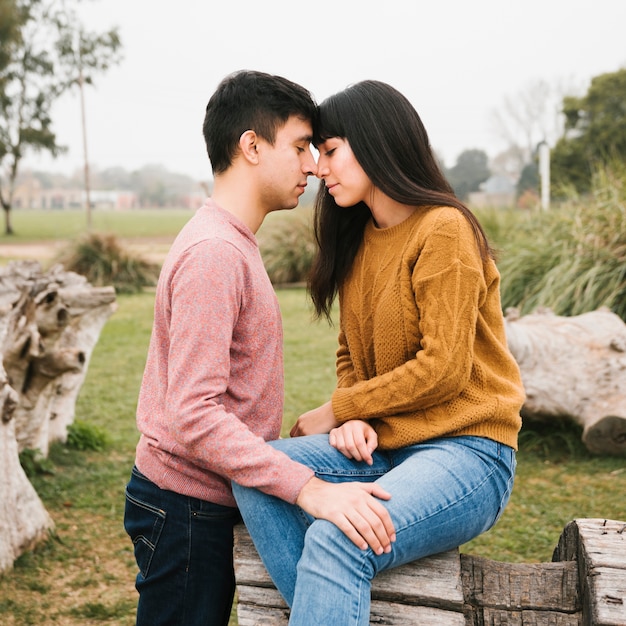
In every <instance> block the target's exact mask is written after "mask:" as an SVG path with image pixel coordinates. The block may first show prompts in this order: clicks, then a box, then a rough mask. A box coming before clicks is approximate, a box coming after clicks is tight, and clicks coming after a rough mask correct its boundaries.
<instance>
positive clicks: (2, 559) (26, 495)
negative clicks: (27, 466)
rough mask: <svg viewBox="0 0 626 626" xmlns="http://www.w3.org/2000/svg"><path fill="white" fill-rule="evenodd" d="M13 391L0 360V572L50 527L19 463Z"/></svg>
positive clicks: (2, 327)
mask: <svg viewBox="0 0 626 626" xmlns="http://www.w3.org/2000/svg"><path fill="white" fill-rule="evenodd" d="M11 313H12V310H11V308H10V307H6V306H5V307H3V308H0V346H2V344H3V343H4V340H5V338H6V334H7V329H8V327H9V325H10V324H11ZM18 399H19V397H18V394H17V392H16V391H15V390H14V389H13V388H12V387H11V386H10V385H9V381H8V377H7V375H6V372H5V370H4V367H3V365H2V361H1V360H0V458H1V459H2V460H3V468H2V469H3V471H2V473H1V474H0V572H3V571H4V570H6V569H8V568H10V567H12V566H13V563H14V561H15V559H16V558H17V557H18V556H20V554H22V553H23V552H26V551H27V550H29V549H31V548H32V547H33V546H34V545H36V544H37V543H38V542H39V541H41V540H42V539H44V538H45V537H46V536H47V534H48V532H49V531H50V530H51V529H52V528H53V527H54V524H53V522H52V519H51V517H50V515H49V514H48V512H47V511H46V509H45V507H44V505H43V503H42V502H41V499H40V498H39V496H38V495H37V492H36V491H35V489H34V488H33V486H32V485H31V484H30V481H29V480H28V478H27V476H26V474H25V473H24V470H23V469H22V466H21V465H20V460H19V454H18V448H17V439H16V437H15V420H14V419H13V415H14V413H15V408H16V406H17V403H18Z"/></svg>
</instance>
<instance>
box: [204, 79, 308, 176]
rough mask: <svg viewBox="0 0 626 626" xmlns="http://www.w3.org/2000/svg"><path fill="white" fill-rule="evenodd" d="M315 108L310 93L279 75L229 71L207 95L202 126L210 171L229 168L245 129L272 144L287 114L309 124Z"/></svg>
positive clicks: (221, 170)
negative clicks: (208, 95) (207, 101)
mask: <svg viewBox="0 0 626 626" xmlns="http://www.w3.org/2000/svg"><path fill="white" fill-rule="evenodd" d="M316 111H317V107H316V104H315V102H314V100H313V97H312V96H311V94H310V93H309V92H308V91H307V90H306V89H305V88H304V87H302V86H300V85H298V84H297V83H294V82H292V81H290V80H287V79H286V78H283V77H282V76H274V75H271V74H266V73H264V72H256V71H250V70H242V71H239V72H235V73H233V74H230V75H229V76H227V77H226V78H224V79H223V80H222V82H221V83H220V84H219V86H218V88H217V89H216V91H215V93H214V94H213V96H211V99H210V100H209V103H208V104H207V107H206V115H205V117H204V124H203V127H202V130H203V134H204V141H205V143H206V148H207V153H208V155H209V160H210V161H211V166H212V168H213V173H214V174H219V173H222V172H224V171H226V170H227V169H228V168H229V167H230V165H231V164H232V162H233V158H234V157H235V154H236V151H237V147H238V144H239V138H240V137H241V135H242V134H243V133H244V132H245V131H247V130H253V131H254V132H255V133H256V134H257V135H259V137H261V138H263V139H265V141H267V142H269V143H270V144H273V143H274V140H275V138H276V132H277V130H278V129H279V128H280V127H281V126H283V125H284V124H285V122H287V120H288V119H289V117H291V116H292V115H293V116H297V117H300V118H302V119H305V120H310V121H311V123H313V121H314V119H315V115H316Z"/></svg>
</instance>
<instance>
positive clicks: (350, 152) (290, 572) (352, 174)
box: [234, 81, 523, 625]
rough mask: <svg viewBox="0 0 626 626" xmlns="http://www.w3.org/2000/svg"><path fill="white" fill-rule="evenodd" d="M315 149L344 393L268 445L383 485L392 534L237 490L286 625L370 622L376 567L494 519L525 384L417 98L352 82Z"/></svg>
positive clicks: (332, 474)
mask: <svg viewBox="0 0 626 626" xmlns="http://www.w3.org/2000/svg"><path fill="white" fill-rule="evenodd" d="M316 145H317V148H318V150H319V160H318V164H317V165H318V171H317V175H318V177H319V178H321V179H322V180H323V182H324V184H323V185H322V186H321V188H320V191H319V194H318V198H317V202H316V214H315V234H316V238H317V243H318V253H317V257H316V260H315V262H314V267H313V270H312V274H311V278H310V283H309V290H310V294H311V297H312V300H313V304H314V306H315V309H316V312H317V314H318V316H326V317H330V314H331V307H332V305H333V302H334V300H335V297H336V296H337V295H338V297H339V311H340V318H339V319H340V322H339V348H338V351H337V388H336V390H335V391H334V393H333V394H332V396H331V398H330V400H329V401H328V402H326V403H325V404H323V405H322V406H320V407H318V408H316V409H313V410H312V411H309V412H308V413H305V414H304V415H302V416H300V418H299V419H298V421H297V423H296V425H295V426H294V427H293V429H292V432H291V435H292V438H290V439H285V440H280V441H277V442H274V443H273V444H272V445H274V446H275V447H276V448H278V449H279V450H282V451H283V452H285V453H286V454H288V455H289V456H290V457H291V458H292V459H294V460H297V461H299V462H300V463H303V464H305V465H307V466H309V467H310V468H312V469H313V470H314V471H315V473H316V476H318V477H320V478H323V479H324V480H327V481H333V480H334V481H337V482H342V481H355V480H356V481H375V482H376V483H377V484H378V485H380V487H382V488H383V489H384V490H385V491H386V492H387V493H388V494H390V496H391V497H390V499H388V500H385V501H383V502H382V504H383V505H384V507H385V508H386V509H387V510H388V511H389V514H390V516H391V520H392V522H393V526H394V531H393V532H392V533H391V540H392V543H391V544H390V545H388V546H387V545H386V546H385V547H384V549H383V550H373V549H372V548H371V544H370V546H368V545H367V544H366V542H365V541H364V540H363V538H362V537H359V536H358V532H359V529H360V525H359V521H358V520H354V519H353V520H352V527H351V529H350V532H345V531H344V532H342V531H341V530H340V529H339V527H338V526H337V525H336V524H333V523H330V522H329V521H327V520H321V519H314V518H313V517H311V516H310V515H308V514H306V513H304V512H303V511H302V510H301V509H300V508H299V507H298V506H294V505H290V504H288V503H286V502H284V501H281V500H278V499H277V498H274V497H272V496H268V495H266V494H264V493H262V492H261V491H259V490H255V489H247V488H242V487H239V486H237V485H236V486H235V488H234V491H235V497H236V500H237V503H238V505H239V507H240V510H241V513H242V516H243V519H244V521H245V522H246V525H247V527H248V529H249V531H250V534H251V536H252V538H253V540H254V542H255V544H256V546H257V549H258V550H259V553H260V555H261V557H262V559H263V561H264V563H265V565H266V567H267V569H268V571H269V573H270V575H271V576H272V578H273V580H274V582H275V584H276V586H277V587H278V589H279V590H280V591H281V593H282V594H283V596H284V597H285V599H286V601H287V602H288V603H289V605H290V606H291V621H290V624H295V625H302V624H311V625H318V624H342V625H365V624H369V608H370V583H371V580H372V579H373V578H374V576H375V575H376V574H377V573H378V572H380V571H382V570H385V569H388V568H392V567H397V566H398V565H401V564H403V563H407V562H409V561H412V560H415V559H419V558H422V557H424V556H427V555H430V554H435V553H437V552H441V551H444V550H448V549H451V548H454V547H456V546H459V545H461V544H463V543H465V542H467V541H469V540H470V539H472V538H474V537H476V536H477V535H479V534H480V533H482V532H484V531H486V530H488V529H489V528H491V526H493V524H494V523H495V522H496V520H497V519H498V518H499V516H500V515H501V513H502V511H503V509H504V507H505V505H506V503H507V501H508V499H509V496H510V494H511V489H512V486H513V477H514V472H515V450H516V448H517V435H518V431H519V428H520V425H521V420H520V415H519V411H520V408H521V406H522V402H523V388H522V384H521V379H520V374H519V370H518V367H517V365H516V363H515V361H514V360H513V357H512V356H511V354H510V353H509V351H508V349H507V344H506V337H505V332H504V322H503V317H502V310H501V306H500V294H499V280H500V278H499V274H498V271H497V269H496V265H495V263H494V260H493V255H492V251H491V249H490V247H489V244H488V242H487V239H486V237H485V234H484V232H483V230H482V228H481V226H480V224H479V223H478V221H477V220H476V218H475V216H474V215H473V214H472V213H471V212H470V210H469V209H468V208H467V207H465V205H464V204H463V203H461V202H460V201H459V200H458V199H457V198H456V197H455V196H454V193H453V191H452V189H451V187H450V185H449V184H448V182H447V181H446V179H445V177H444V176H443V174H442V173H441V170H440V168H439V166H438V164H437V161H436V159H435V157H434V155H433V153H432V151H431V148H430V145H429V140H428V135H427V133H426V130H425V129H424V126H423V125H422V122H421V120H420V118H419V116H418V114H417V112H416V111H415V109H414V108H413V106H412V105H411V104H410V103H409V101H408V100H407V99H406V98H405V97H404V96H403V95H402V94H401V93H399V92H398V91H397V90H395V89H394V88H392V87H391V86H389V85H387V84H385V83H381V82H377V81H364V82H361V83H357V84H355V85H353V86H351V87H349V88H348V89H346V90H344V91H342V92H340V93H338V94H336V95H334V96H332V97H330V98H328V99H327V100H326V101H324V102H323V103H322V104H321V105H320V112H319V125H318V128H317V130H316ZM363 526H364V527H366V526H367V523H366V520H364V521H363ZM355 531H356V532H355ZM355 535H356V536H355Z"/></svg>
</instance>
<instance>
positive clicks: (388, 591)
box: [234, 519, 626, 626]
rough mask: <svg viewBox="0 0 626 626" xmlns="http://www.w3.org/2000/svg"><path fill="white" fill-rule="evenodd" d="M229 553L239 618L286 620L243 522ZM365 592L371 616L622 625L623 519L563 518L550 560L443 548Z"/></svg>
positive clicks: (625, 584)
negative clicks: (508, 559) (503, 558)
mask: <svg viewBox="0 0 626 626" xmlns="http://www.w3.org/2000/svg"><path fill="white" fill-rule="evenodd" d="M276 549H280V546H277V547H276ZM234 559H235V577H236V580H237V597H238V605H237V617H238V622H239V626H258V625H259V624H263V625H265V626H286V625H287V621H288V619H289V608H288V607H287V605H286V604H285V602H284V601H283V599H282V597H281V596H280V594H279V593H278V591H277V590H276V588H275V587H274V585H273V583H272V580H271V578H270V577H269V575H268V574H267V571H266V570H265V567H264V566H263V564H262V562H261V560H260V558H259V556H258V554H257V552H256V550H255V548H254V545H253V544H252V541H251V540H250V536H249V535H248V533H247V530H246V528H245V526H244V525H243V524H239V525H237V526H236V528H235V551H234ZM371 594H372V608H371V617H370V620H371V623H372V624H387V625H389V626H400V625H401V626H409V625H411V626H413V625H415V624H421V625H424V626H427V625H431V624H432V625H433V626H485V625H486V624H489V625H490V626H505V625H506V626H583V625H584V626H624V625H626V522H619V521H609V520H603V519H580V520H574V521H573V522H570V523H569V524H568V525H567V526H566V527H565V529H564V531H563V533H562V535H561V538H560V540H559V543H558V545H557V548H556V549H555V553H554V556H553V562H551V563H536V564H535V563H517V564H516V563H501V562H498V561H492V560H490V559H485V558H482V557H476V556H470V555H466V554H460V553H459V551H458V550H451V551H449V552H445V553H443V554H438V555H435V556H432V557H428V558H425V559H421V560H419V561H415V562H413V563H409V564H407V565H404V566H402V567H398V568H396V569H392V570H389V571H386V572H383V573H382V574H380V575H379V576H377V577H376V578H375V579H374V581H373V583H372V591H371Z"/></svg>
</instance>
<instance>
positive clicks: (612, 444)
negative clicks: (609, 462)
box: [582, 415, 626, 456]
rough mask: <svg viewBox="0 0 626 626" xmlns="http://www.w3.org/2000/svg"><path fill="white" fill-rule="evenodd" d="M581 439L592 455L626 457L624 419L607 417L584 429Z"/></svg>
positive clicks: (625, 420) (625, 424)
mask: <svg viewBox="0 0 626 626" xmlns="http://www.w3.org/2000/svg"><path fill="white" fill-rule="evenodd" d="M582 439H583V443H584V444H585V446H587V449H588V450H589V451H590V452H592V453H594V454H603V455H611V456H626V417H619V416H617V415H607V416H606V417H603V418H602V419H600V420H598V421H597V422H595V423H594V424H592V425H591V426H590V427H589V428H587V429H585V431H584V433H583V437H582Z"/></svg>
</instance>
